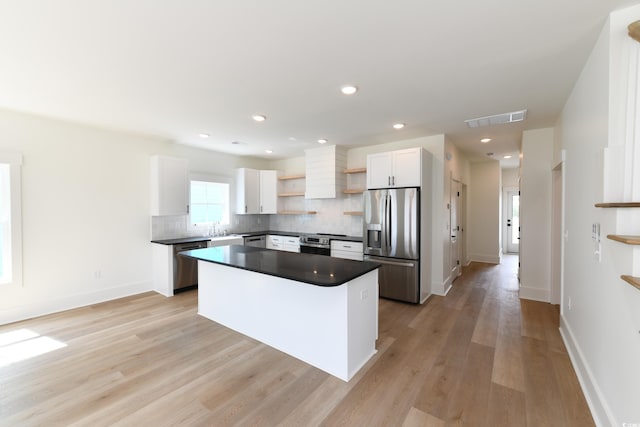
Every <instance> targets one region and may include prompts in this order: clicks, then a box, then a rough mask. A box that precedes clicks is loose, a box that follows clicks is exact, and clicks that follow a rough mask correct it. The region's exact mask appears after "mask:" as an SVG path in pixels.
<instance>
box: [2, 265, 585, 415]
mask: <svg viewBox="0 0 640 427" xmlns="http://www.w3.org/2000/svg"><path fill="white" fill-rule="evenodd" d="M516 265H517V258H510V257H506V259H505V261H504V262H503V264H502V265H499V266H495V265H490V264H480V263H472V264H471V265H470V266H469V267H468V268H465V269H464V270H463V276H462V277H460V278H459V279H458V280H456V281H455V282H454V285H453V289H452V290H451V291H450V292H449V295H447V296H446V297H432V298H430V299H429V301H428V302H427V303H426V304H425V305H422V306H415V305H410V304H402V303H398V302H393V301H388V300H380V328H379V330H380V332H379V339H378V343H377V348H378V353H377V354H376V356H375V357H374V359H372V360H371V361H370V362H369V363H368V364H367V365H366V366H365V367H364V369H363V370H362V371H361V372H360V373H358V375H357V376H356V377H355V378H354V379H352V380H351V381H350V382H349V383H345V382H343V381H341V380H339V379H337V378H334V377H332V376H330V375H328V374H326V373H324V372H322V371H320V370H318V369H316V368H313V367H310V366H309V365H306V364H305V363H303V362H301V361H299V360H296V359H294V358H292V357H290V356H287V355H285V354H283V353H281V352H279V351H277V350H274V349H272V348H270V347H267V346H265V345H264V344H261V343H259V342H257V341H255V340H252V339H250V338H247V337H245V336H243V335H241V334H238V333H236V332H233V331H231V330H229V329H226V328H224V327H222V326H220V325H218V324H216V323H213V322H211V321H209V320H206V319H204V318H201V317H199V316H198V315H197V314H196V310H197V293H196V292H187V293H183V294H179V295H177V296H175V297H173V298H165V297H163V296H160V295H157V294H155V293H146V294H142V295H136V296H133V297H129V298H123V299H120V300H116V301H111V302H108V303H103V304H97V305H93V306H89V307H84V308H80V309H76V310H71V311H67V312H64V313H58V314H53V315H49V316H44V317H40V318H37V319H32V320H28V321H24V322H19V323H14V324H11V325H4V326H0V341H1V337H2V336H3V334H5V333H8V332H11V331H15V330H20V329H28V330H30V331H32V332H35V333H37V334H39V335H40V336H45V337H49V338H52V339H55V340H58V341H60V342H62V343H64V344H66V347H64V348H61V349H58V350H55V351H52V352H50V353H47V354H43V355H40V356H36V357H33V358H30V359H27V360H23V361H19V362H15V363H12V364H9V365H6V366H0V425H1V426H43V425H46V426H58V425H59V426H63V425H64V426H68V425H73V426H112V425H117V426H136V427H138V426H146V425H153V426H178V425H184V426H227V425H251V426H254V425H255V426H274V425H285V426H315V425H326V426H340V425H343V426H376V425H379V426H405V427H408V426H453V425H467V426H536V427H539V426H581V427H583V426H589V425H593V420H592V418H591V415H590V413H589V410H588V407H587V405H586V402H585V399H584V396H583V394H582V391H581V390H580V387H579V385H578V381H577V378H576V375H575V373H574V371H573V368H572V366H571V362H570V361H569V358H568V356H567V353H566V349H565V347H564V345H563V343H562V340H561V338H560V335H559V332H558V316H559V314H558V308H557V307H556V306H552V305H549V304H544V303H539V302H533V301H524V300H523V301H521V300H520V299H519V298H518V291H517V290H518V281H517V278H516ZM0 345H1V344H0ZM0 350H2V347H0ZM0 354H1V352H0ZM0 360H1V359H0Z"/></svg>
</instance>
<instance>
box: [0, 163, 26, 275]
mask: <svg viewBox="0 0 640 427" xmlns="http://www.w3.org/2000/svg"><path fill="white" fill-rule="evenodd" d="M0 163H1V164H5V165H9V203H10V212H9V215H10V216H9V218H10V219H9V230H10V237H9V238H10V243H9V251H8V252H9V253H10V268H11V277H10V279H9V280H7V281H0V286H10V285H16V286H22V154H20V153H16V152H0ZM0 280H1V278H0Z"/></svg>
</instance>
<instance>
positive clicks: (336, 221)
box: [151, 195, 362, 240]
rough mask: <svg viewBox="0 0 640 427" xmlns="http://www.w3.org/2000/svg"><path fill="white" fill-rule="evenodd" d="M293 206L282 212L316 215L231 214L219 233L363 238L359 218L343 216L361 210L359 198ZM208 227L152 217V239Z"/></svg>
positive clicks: (177, 218)
mask: <svg viewBox="0 0 640 427" xmlns="http://www.w3.org/2000/svg"><path fill="white" fill-rule="evenodd" d="M294 203H295V204H296V206H292V207H291V206H285V207H284V208H283V209H291V210H304V211H316V212H317V213H316V214H313V215H311V214H294V215H282V214H278V215H236V214H231V225H227V226H219V228H217V231H218V232H222V231H226V232H227V234H230V233H241V232H251V231H261V230H279V231H292V232H300V233H331V234H346V235H349V236H361V235H362V217H361V216H351V215H345V214H344V212H345V211H359V210H362V206H361V205H362V196H361V195H354V196H348V197H344V198H337V199H304V198H300V199H299V200H296V201H294ZM209 232H210V229H209V227H205V226H194V225H193V224H190V221H189V215H176V216H154V217H151V239H152V240H157V239H172V238H177V237H186V236H204V235H207V234H209Z"/></svg>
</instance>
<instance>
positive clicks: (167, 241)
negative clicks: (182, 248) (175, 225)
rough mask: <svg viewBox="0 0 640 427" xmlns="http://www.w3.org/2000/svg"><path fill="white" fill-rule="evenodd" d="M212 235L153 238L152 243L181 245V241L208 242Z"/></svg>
mask: <svg viewBox="0 0 640 427" xmlns="http://www.w3.org/2000/svg"><path fill="white" fill-rule="evenodd" d="M209 240H211V237H207V236H200V237H179V238H177V239H164V240H152V241H151V243H158V244H160V245H179V244H180V243H195V242H208V241H209Z"/></svg>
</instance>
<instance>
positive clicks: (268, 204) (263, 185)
mask: <svg viewBox="0 0 640 427" xmlns="http://www.w3.org/2000/svg"><path fill="white" fill-rule="evenodd" d="M277 212H278V173H277V171H272V170H262V171H260V213H263V214H274V213H277Z"/></svg>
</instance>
